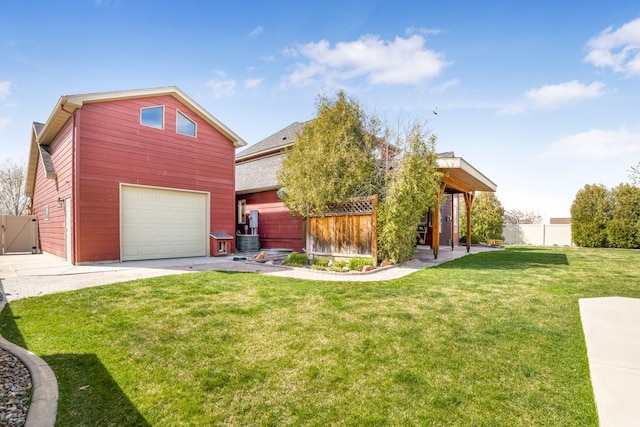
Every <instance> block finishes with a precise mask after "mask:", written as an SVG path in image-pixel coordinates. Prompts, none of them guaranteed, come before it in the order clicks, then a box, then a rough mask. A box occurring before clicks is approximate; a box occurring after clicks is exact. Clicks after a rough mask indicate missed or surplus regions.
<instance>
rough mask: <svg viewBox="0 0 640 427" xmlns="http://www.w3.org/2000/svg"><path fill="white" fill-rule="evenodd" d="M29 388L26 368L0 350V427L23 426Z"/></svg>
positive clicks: (10, 355) (12, 356)
mask: <svg viewBox="0 0 640 427" xmlns="http://www.w3.org/2000/svg"><path fill="white" fill-rule="evenodd" d="M31 388H32V383H31V375H30V374H29V370H28V369H27V368H26V366H24V364H23V363H22V362H21V361H20V359H18V358H17V357H15V356H14V355H13V354H11V353H9V352H8V351H6V350H5V349H3V348H0V427H5V426H7V427H21V426H24V424H25V422H26V420H27V413H28V412H29V404H28V402H29V400H30V396H31Z"/></svg>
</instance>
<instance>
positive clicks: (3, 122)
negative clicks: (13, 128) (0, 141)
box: [0, 117, 11, 131]
mask: <svg viewBox="0 0 640 427" xmlns="http://www.w3.org/2000/svg"><path fill="white" fill-rule="evenodd" d="M10 121H11V119H10V118H8V117H0V131H3V130H5V129H6V128H7V126H8V125H9V122H10Z"/></svg>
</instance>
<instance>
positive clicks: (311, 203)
mask: <svg viewBox="0 0 640 427" xmlns="http://www.w3.org/2000/svg"><path fill="white" fill-rule="evenodd" d="M368 126H369V120H368V118H367V116H366V114H365V112H364V111H363V109H362V108H361V107H360V104H359V103H358V102H357V101H356V100H354V99H352V98H349V97H347V95H346V94H345V93H344V92H343V91H340V92H338V94H337V96H336V98H326V97H322V98H320V99H319V101H318V105H317V116H316V118H315V119H313V120H311V121H309V122H307V123H306V124H305V126H304V127H303V129H302V131H301V133H300V135H298V137H297V139H296V143H295V144H294V145H293V146H292V147H291V148H290V149H288V150H287V152H286V155H285V156H284V159H283V161H282V168H281V169H280V171H279V173H278V180H279V182H280V184H281V186H282V190H281V192H280V194H281V197H282V200H283V202H284V203H285V205H286V206H287V207H288V208H289V209H290V210H291V212H293V213H294V214H298V215H302V216H310V215H323V214H324V212H326V209H327V207H328V206H329V205H331V204H336V203H342V202H345V201H347V200H349V199H350V198H352V197H355V196H358V195H362V194H359V193H362V191H363V188H367V187H368V186H370V184H371V179H372V177H373V176H374V175H375V167H376V162H375V158H374V155H373V149H374V136H373V135H372V133H371V132H370V129H368Z"/></svg>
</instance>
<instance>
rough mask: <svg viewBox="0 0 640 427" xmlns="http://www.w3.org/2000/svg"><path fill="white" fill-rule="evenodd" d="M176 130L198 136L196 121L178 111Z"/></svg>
mask: <svg viewBox="0 0 640 427" xmlns="http://www.w3.org/2000/svg"><path fill="white" fill-rule="evenodd" d="M176 132H178V133H181V134H183V135H188V136H196V122H194V121H193V120H191V119H190V118H188V117H187V116H185V115H184V114H182V113H181V112H180V111H178V112H177V114H176Z"/></svg>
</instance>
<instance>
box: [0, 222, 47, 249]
mask: <svg viewBox="0 0 640 427" xmlns="http://www.w3.org/2000/svg"><path fill="white" fill-rule="evenodd" d="M0 222H1V224H2V253H3V254H8V253H12V252H31V253H37V252H38V220H37V217H36V216H35V215H28V216H10V215H2V216H0Z"/></svg>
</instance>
